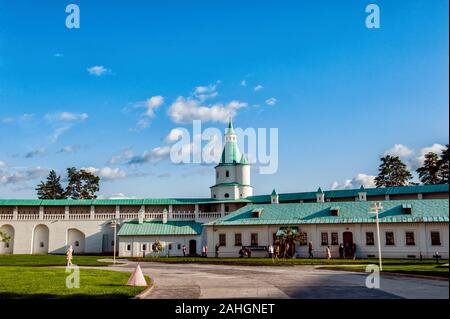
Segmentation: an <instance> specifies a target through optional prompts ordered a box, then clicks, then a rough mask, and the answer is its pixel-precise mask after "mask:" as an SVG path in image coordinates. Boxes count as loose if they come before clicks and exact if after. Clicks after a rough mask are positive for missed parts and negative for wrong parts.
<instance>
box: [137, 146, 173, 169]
mask: <svg viewBox="0 0 450 319" xmlns="http://www.w3.org/2000/svg"><path fill="white" fill-rule="evenodd" d="M169 155H170V147H169V146H158V147H155V148H153V149H152V150H150V151H145V152H144V153H143V154H142V155H137V156H133V157H132V158H131V159H130V160H129V161H128V164H130V165H133V164H144V163H147V162H152V163H156V162H159V161H161V160H163V159H164V158H167V157H169Z"/></svg>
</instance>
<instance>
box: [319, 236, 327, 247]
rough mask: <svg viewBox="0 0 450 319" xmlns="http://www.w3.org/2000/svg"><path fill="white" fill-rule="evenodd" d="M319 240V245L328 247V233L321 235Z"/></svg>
mask: <svg viewBox="0 0 450 319" xmlns="http://www.w3.org/2000/svg"><path fill="white" fill-rule="evenodd" d="M320 238H321V245H322V246H328V233H321V234H320Z"/></svg>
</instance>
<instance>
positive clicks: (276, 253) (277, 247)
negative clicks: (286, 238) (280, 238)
mask: <svg viewBox="0 0 450 319" xmlns="http://www.w3.org/2000/svg"><path fill="white" fill-rule="evenodd" d="M279 255H280V244H279V243H278V244H275V258H276V259H278V256H279Z"/></svg>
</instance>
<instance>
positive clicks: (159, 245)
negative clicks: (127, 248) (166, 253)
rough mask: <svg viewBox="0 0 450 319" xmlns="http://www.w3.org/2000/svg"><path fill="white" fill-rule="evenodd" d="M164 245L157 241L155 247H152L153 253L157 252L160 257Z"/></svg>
mask: <svg viewBox="0 0 450 319" xmlns="http://www.w3.org/2000/svg"><path fill="white" fill-rule="evenodd" d="M163 249H164V248H163V245H162V244H161V242H160V241H159V239H157V240H156V241H155V242H154V243H153V246H152V250H153V252H155V253H157V254H158V257H159V254H161V252H162V251H163Z"/></svg>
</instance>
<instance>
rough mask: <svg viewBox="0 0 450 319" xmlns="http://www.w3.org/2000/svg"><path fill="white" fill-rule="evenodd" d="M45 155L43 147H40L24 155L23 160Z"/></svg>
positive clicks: (45, 151)
mask: <svg viewBox="0 0 450 319" xmlns="http://www.w3.org/2000/svg"><path fill="white" fill-rule="evenodd" d="M46 154H47V150H46V149H45V148H44V147H40V148H38V149H35V150H31V151H29V152H28V153H26V154H25V158H32V157H36V156H44V155H46Z"/></svg>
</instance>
